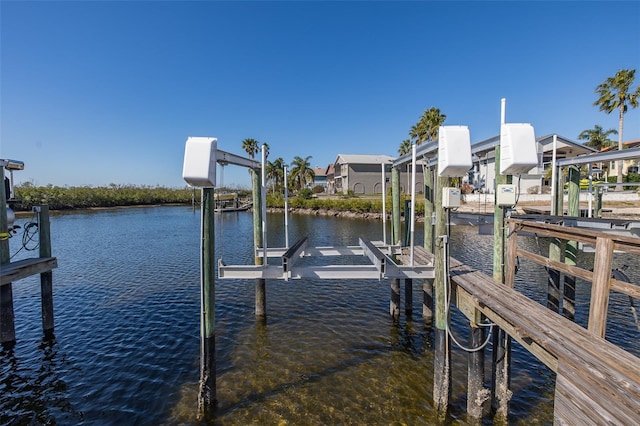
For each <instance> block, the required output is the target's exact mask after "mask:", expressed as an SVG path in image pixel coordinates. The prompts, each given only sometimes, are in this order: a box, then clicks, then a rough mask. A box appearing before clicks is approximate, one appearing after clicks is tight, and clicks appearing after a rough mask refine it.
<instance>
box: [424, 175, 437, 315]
mask: <svg viewBox="0 0 640 426" xmlns="http://www.w3.org/2000/svg"><path fill="white" fill-rule="evenodd" d="M422 170H423V176H424V183H425V184H424V248H425V249H426V250H427V251H428V252H429V253H433V250H434V248H433V201H434V200H433V167H426V166H423V169H422ZM422 320H423V321H424V323H425V324H428V325H430V324H432V323H433V280H423V281H422Z"/></svg>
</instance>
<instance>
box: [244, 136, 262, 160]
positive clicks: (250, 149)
mask: <svg viewBox="0 0 640 426" xmlns="http://www.w3.org/2000/svg"><path fill="white" fill-rule="evenodd" d="M242 149H243V150H244V151H245V152H246V153H247V154H249V157H251V159H252V160H253V158H254V157H255V155H256V154H257V153H258V151H259V148H258V141H257V140H255V139H252V138H247V139H245V140H243V141H242Z"/></svg>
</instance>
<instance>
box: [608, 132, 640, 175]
mask: <svg viewBox="0 0 640 426" xmlns="http://www.w3.org/2000/svg"><path fill="white" fill-rule="evenodd" d="M629 148H640V140H634V141H627V142H623V143H622V149H629ZM617 149H618V144H617V143H616V144H615V145H613V146H609V147H607V148H604V149H603V150H602V152H607V151H615V150H617ZM617 163H618V162H617V161H610V162H609V163H608V164H605V165H603V169H605V170H606V171H607V173H606V174H607V176H609V177H618V164H617ZM639 172H640V160H638V159H637V158H631V159H628V160H623V161H622V176H624V175H628V174H629V173H639Z"/></svg>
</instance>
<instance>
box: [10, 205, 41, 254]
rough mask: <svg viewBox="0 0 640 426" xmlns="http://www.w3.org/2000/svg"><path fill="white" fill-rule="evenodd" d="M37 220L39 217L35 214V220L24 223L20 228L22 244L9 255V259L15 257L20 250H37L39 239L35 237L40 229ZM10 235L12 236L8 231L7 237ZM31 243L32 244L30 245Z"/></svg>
mask: <svg viewBox="0 0 640 426" xmlns="http://www.w3.org/2000/svg"><path fill="white" fill-rule="evenodd" d="M38 221H39V219H38V217H37V215H36V219H35V222H34V221H31V222H26V223H25V224H24V227H23V228H22V245H21V247H20V248H19V249H18V250H17V251H16V252H15V253H14V254H12V255H11V257H10V258H9V260H12V259H13V258H14V257H16V256H17V255H18V253H20V252H21V251H22V250H26V251H33V250H37V249H38V248H39V247H40V239H39V238H38V239H36V236H37V235H38V234H39V229H40V225H39V223H38ZM14 232H15V231H14ZM11 237H13V235H12V234H11V232H9V238H11ZM32 243H33V245H30V244H32Z"/></svg>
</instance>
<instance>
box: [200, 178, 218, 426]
mask: <svg viewBox="0 0 640 426" xmlns="http://www.w3.org/2000/svg"><path fill="white" fill-rule="evenodd" d="M214 209H215V201H214V188H203V189H202V201H201V216H202V217H201V235H202V241H201V249H200V256H201V257H200V268H201V270H200V281H201V282H200V286H201V289H200V392H199V393H198V413H199V416H200V417H202V418H205V419H208V418H210V415H211V414H212V413H213V411H214V410H215V406H216V339H215V294H216V292H215V285H216V283H215V264H216V262H215V226H214V224H215V216H214V215H215V213H214Z"/></svg>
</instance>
